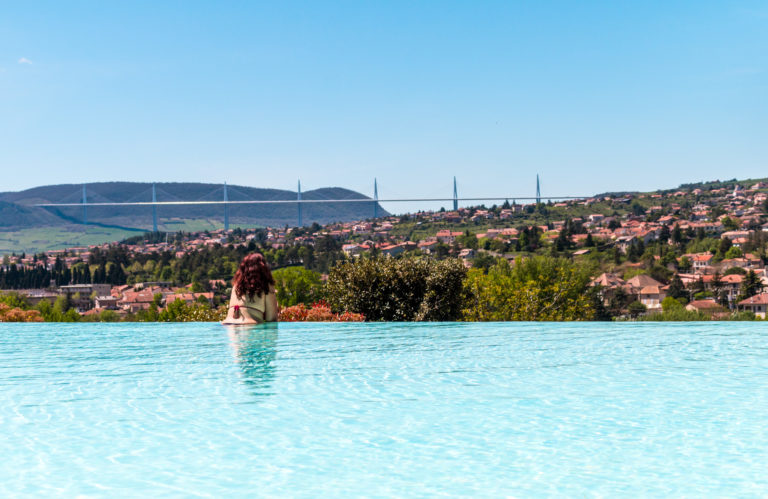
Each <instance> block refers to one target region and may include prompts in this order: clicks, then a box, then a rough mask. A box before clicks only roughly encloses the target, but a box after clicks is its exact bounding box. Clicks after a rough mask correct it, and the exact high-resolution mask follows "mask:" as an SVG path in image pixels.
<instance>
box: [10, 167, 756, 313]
mask: <svg viewBox="0 0 768 499" xmlns="http://www.w3.org/2000/svg"><path fill="white" fill-rule="evenodd" d="M766 240H768V183H767V182H765V181H754V182H750V183H747V184H744V183H739V182H737V181H735V180H733V181H726V182H720V181H717V182H709V183H702V184H692V185H688V186H682V187H681V188H680V189H677V190H670V191H657V192H652V193H621V194H606V195H601V196H595V197H592V198H586V199H576V200H567V201H561V202H549V203H531V204H518V203H516V202H515V201H514V200H511V201H507V202H505V203H504V204H502V205H499V206H492V207H486V206H475V207H466V208H459V209H457V210H455V211H445V210H440V211H421V212H417V213H412V214H406V215H400V216H387V217H384V218H378V219H367V220H359V221H354V222H346V223H336V224H329V225H325V226H320V225H318V224H314V225H312V226H310V227H281V228H278V227H267V228H251V229H249V228H236V229H233V230H229V231H225V230H218V231H210V232H209V231H206V232H199V233H174V234H166V233H148V234H145V235H144V236H138V237H134V238H131V239H128V240H124V241H120V242H111V243H104V244H101V245H93V246H88V247H76V248H68V249H65V250H55V251H46V252H44V253H39V254H31V255H28V254H9V255H4V256H3V258H2V265H0V288H1V289H3V290H13V291H14V292H16V293H19V294H20V295H21V296H23V297H25V299H26V300H27V301H28V302H29V303H30V304H31V305H35V304H37V303H39V302H41V301H43V300H48V301H50V302H53V301H55V300H57V299H59V298H60V297H66V299H67V301H68V304H69V305H71V307H73V308H74V309H75V310H76V311H77V312H78V313H79V314H84V315H89V314H91V315H97V314H100V313H102V312H103V311H105V310H111V311H114V312H115V313H116V314H118V315H119V316H123V317H130V316H131V315H132V314H136V313H139V312H141V311H142V310H147V309H149V308H150V307H152V306H155V307H160V308H163V307H168V306H169V305H170V304H171V303H173V302H175V301H178V300H180V301H182V302H185V303H188V304H193V303H206V304H209V305H211V306H217V305H219V304H221V303H224V302H226V300H227V299H228V293H229V292H230V291H231V288H230V286H231V284H230V283H231V278H232V275H233V274H234V271H235V270H236V265H237V262H238V261H239V259H240V258H241V257H242V255H244V254H246V253H247V252H249V251H256V250H258V251H261V252H262V253H264V255H265V257H266V258H267V260H268V262H269V263H270V265H271V266H272V267H273V269H279V268H284V267H291V266H303V267H304V268H306V269H308V270H311V271H314V272H317V273H318V274H319V275H320V276H323V277H324V276H325V275H327V273H328V271H329V270H330V268H332V267H333V265H335V264H336V263H337V262H339V261H345V260H349V259H355V258H361V257H363V258H364V257H366V256H373V255H379V256H390V257H400V256H403V255H429V256H430V257H433V258H437V259H444V258H450V257H453V258H459V259H461V260H462V261H463V262H464V265H465V266H467V267H469V268H480V269H486V270H487V269H488V268H489V267H491V266H493V265H495V264H496V263H498V262H499V261H500V260H502V259H503V260H506V261H508V262H510V263H514V262H515V261H516V260H517V259H520V258H525V257H526V256H529V255H536V254H543V255H552V256H558V257H566V258H569V259H571V260H572V261H573V262H574V263H577V264H580V265H588V266H590V269H591V271H592V272H593V275H594V280H593V282H592V285H593V286H596V287H598V289H599V296H600V299H601V300H602V302H603V303H602V305H603V306H604V307H605V309H606V311H607V313H608V314H610V316H612V317H620V316H623V317H627V316H637V315H642V314H647V313H651V312H654V311H660V310H661V309H662V303H663V302H664V300H665V298H667V297H672V298H675V299H677V300H678V301H679V302H680V304H681V305H683V306H684V307H685V308H687V309H688V310H692V311H697V312H701V313H703V314H706V315H707V316H710V317H714V318H717V317H725V316H727V315H729V314H731V313H732V312H734V311H747V312H752V313H754V314H755V315H756V316H758V317H761V318H764V317H765V313H766V307H768V293H764V292H763V289H764V288H766V285H768V275H766V262H767V261H768V254H767V253H766Z"/></svg>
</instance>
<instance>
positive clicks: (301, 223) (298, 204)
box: [296, 180, 304, 227]
mask: <svg viewBox="0 0 768 499" xmlns="http://www.w3.org/2000/svg"><path fill="white" fill-rule="evenodd" d="M296 200H297V201H298V203H296V206H298V207H299V223H298V225H297V227H302V226H303V225H304V223H303V221H302V219H301V204H302V203H301V180H299V190H298V192H297V196H296Z"/></svg>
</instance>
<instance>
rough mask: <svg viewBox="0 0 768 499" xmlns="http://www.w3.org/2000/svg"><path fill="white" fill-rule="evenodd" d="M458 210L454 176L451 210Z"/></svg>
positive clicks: (457, 193) (457, 194) (454, 178)
mask: <svg viewBox="0 0 768 499" xmlns="http://www.w3.org/2000/svg"><path fill="white" fill-rule="evenodd" d="M458 210H459V192H458V190H457V189H456V177H453V211H458Z"/></svg>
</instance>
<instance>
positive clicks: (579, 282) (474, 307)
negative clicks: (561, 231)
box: [464, 256, 595, 321]
mask: <svg viewBox="0 0 768 499" xmlns="http://www.w3.org/2000/svg"><path fill="white" fill-rule="evenodd" d="M589 282H590V272H589V268H587V267H586V266H576V265H574V264H573V263H572V262H571V261H570V260H567V259H565V258H552V257H546V256H537V257H531V258H524V259H521V260H520V261H518V262H516V264H515V265H514V266H510V265H509V264H508V263H507V262H506V261H501V262H499V263H498V264H497V265H494V266H493V267H491V268H490V269H489V270H488V274H483V272H482V271H481V270H479V269H472V270H471V271H470V273H469V276H468V277H467V281H466V292H467V295H468V302H467V305H466V307H465V309H464V318H465V319H466V320H470V321H568V320H592V319H594V318H595V307H594V303H595V300H594V299H593V296H592V293H591V288H590V286H589Z"/></svg>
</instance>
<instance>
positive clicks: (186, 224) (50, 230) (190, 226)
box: [0, 219, 245, 255]
mask: <svg viewBox="0 0 768 499" xmlns="http://www.w3.org/2000/svg"><path fill="white" fill-rule="evenodd" d="M239 226H240V224H236V223H232V224H230V227H231V228H233V229H234V228H236V227H239ZM158 228H159V229H160V230H161V231H168V232H179V231H183V232H196V231H204V230H216V229H223V228H224V224H223V223H222V222H221V221H219V220H215V219H185V220H173V219H171V220H167V221H165V223H163V224H161V225H160V226H159V227H158ZM243 228H245V226H243ZM144 231H145V229H143V228H142V229H137V230H130V229H120V228H112V227H98V226H94V225H88V226H83V225H78V224H68V225H60V226H57V227H37V228H34V229H21V230H16V231H3V232H0V255H5V254H11V253H16V254H19V253H40V252H43V251H48V250H55V249H64V248H71V247H74V246H88V245H91V244H102V243H109V242H113V241H120V240H122V239H125V238H127V237H132V236H136V235H138V234H142V233H143V232H144Z"/></svg>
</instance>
